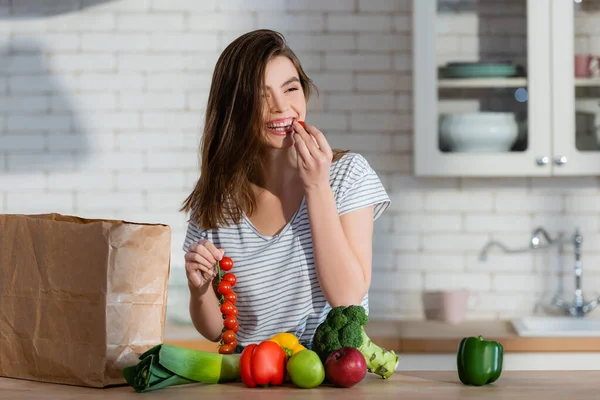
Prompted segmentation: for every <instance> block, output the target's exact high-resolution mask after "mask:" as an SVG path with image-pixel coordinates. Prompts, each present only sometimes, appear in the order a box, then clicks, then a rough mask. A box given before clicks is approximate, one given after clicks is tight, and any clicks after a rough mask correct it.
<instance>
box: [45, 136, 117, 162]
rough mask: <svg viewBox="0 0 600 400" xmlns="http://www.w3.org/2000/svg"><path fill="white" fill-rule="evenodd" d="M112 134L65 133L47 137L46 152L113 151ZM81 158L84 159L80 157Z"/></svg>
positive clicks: (113, 140)
mask: <svg viewBox="0 0 600 400" xmlns="http://www.w3.org/2000/svg"><path fill="white" fill-rule="evenodd" d="M114 136H115V135H114V133H112V132H103V133H73V134H71V133H67V134H59V133H56V134H54V133H53V134H51V135H48V150H50V151H51V152H54V151H57V150H58V151H63V150H72V151H77V152H81V153H83V154H85V152H86V151H87V150H88V149H93V150H94V151H104V150H113V149H114V148H115V137H114ZM81 157H84V158H85V157H86V156H85V155H81Z"/></svg>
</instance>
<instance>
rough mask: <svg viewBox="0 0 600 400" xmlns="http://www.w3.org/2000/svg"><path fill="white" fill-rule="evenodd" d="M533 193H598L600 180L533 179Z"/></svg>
mask: <svg viewBox="0 0 600 400" xmlns="http://www.w3.org/2000/svg"><path fill="white" fill-rule="evenodd" d="M531 191H532V192H533V193H536V194H562V193H564V194H569V193H573V192H574V191H577V193H583V192H597V191H598V180H597V179H596V178H595V177H577V176H573V177H571V176H569V177H552V178H532V179H531Z"/></svg>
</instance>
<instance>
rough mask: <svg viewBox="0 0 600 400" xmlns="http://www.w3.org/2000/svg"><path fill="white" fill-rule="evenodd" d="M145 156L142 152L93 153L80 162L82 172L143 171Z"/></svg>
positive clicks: (78, 164) (78, 166)
mask: <svg viewBox="0 0 600 400" xmlns="http://www.w3.org/2000/svg"><path fill="white" fill-rule="evenodd" d="M143 165H144V155H143V154H142V153H140V152H132V151H131V152H119V153H117V152H93V153H90V154H88V155H86V156H85V157H82V159H81V160H78V163H77V168H78V169H79V170H82V171H111V170H112V171H123V170H141V169H142V168H143Z"/></svg>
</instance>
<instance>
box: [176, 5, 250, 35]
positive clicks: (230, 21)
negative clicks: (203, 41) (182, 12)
mask: <svg viewBox="0 0 600 400" xmlns="http://www.w3.org/2000/svg"><path fill="white" fill-rule="evenodd" d="M194 1H195V0H194ZM170 2H171V1H170ZM171 3H172V2H171ZM195 3H202V2H198V1H195ZM186 11H187V10H186ZM188 26H189V30H190V31H192V32H196V31H200V32H211V33H213V32H228V31H236V32H237V31H239V30H243V31H251V30H254V29H256V28H257V24H256V18H255V15H254V14H249V13H234V12H231V13H214V12H213V13H209V12H203V13H201V14H191V15H190V16H189V19H188Z"/></svg>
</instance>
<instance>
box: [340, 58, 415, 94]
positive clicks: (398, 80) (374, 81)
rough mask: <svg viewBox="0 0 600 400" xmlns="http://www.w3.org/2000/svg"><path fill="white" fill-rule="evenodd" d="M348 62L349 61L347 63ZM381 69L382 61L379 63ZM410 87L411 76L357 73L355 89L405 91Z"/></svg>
mask: <svg viewBox="0 0 600 400" xmlns="http://www.w3.org/2000/svg"><path fill="white" fill-rule="evenodd" d="M348 62H350V61H348ZM381 64H382V69H387V67H385V68H383V64H384V63H383V60H382V62H381ZM411 87H412V76H409V75H399V74H397V73H396V74H387V73H378V74H374V73H357V74H356V89H358V90H361V91H363V90H364V91H374V92H396V91H406V90H408V89H410V88H411Z"/></svg>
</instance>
